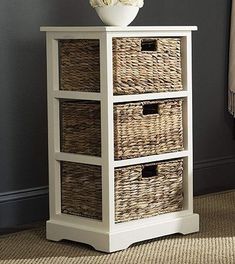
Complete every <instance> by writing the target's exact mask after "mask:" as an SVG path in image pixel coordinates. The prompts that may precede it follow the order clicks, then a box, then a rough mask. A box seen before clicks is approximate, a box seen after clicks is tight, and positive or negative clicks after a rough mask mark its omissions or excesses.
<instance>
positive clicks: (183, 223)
mask: <svg viewBox="0 0 235 264" xmlns="http://www.w3.org/2000/svg"><path fill="white" fill-rule="evenodd" d="M198 231H199V215H198V214H190V215H186V216H182V217H178V218H175V219H171V220H169V221H164V222H159V223H153V224H152V225H149V224H148V225H142V226H140V227H138V229H134V228H131V227H130V228H128V229H127V228H126V229H125V230H118V231H117V232H105V231H99V230H95V229H88V228H87V227H85V226H84V227H81V226H80V227H77V226H76V225H73V226H72V225H71V224H68V223H66V222H64V221H58V220H49V221H47V239H48V240H52V241H60V240H63V239H65V240H72V241H76V242H81V243H85V244H89V245H91V246H92V247H93V248H95V249H96V250H99V251H103V252H107V253H111V252H115V251H119V250H123V249H126V248H128V247H129V246H130V245H132V244H133V243H136V242H140V241H144V240H148V239H153V238H157V237H161V236H166V235H170V234H176V233H180V234H183V235H186V234H190V233H194V232H198Z"/></svg>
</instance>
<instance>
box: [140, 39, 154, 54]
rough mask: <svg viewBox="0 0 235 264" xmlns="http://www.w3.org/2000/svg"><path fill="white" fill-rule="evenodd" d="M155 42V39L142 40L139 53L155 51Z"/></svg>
mask: <svg viewBox="0 0 235 264" xmlns="http://www.w3.org/2000/svg"><path fill="white" fill-rule="evenodd" d="M156 50H157V40H156V39H142V40H141V51H156Z"/></svg>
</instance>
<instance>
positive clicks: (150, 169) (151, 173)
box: [142, 165, 158, 178]
mask: <svg viewBox="0 0 235 264" xmlns="http://www.w3.org/2000/svg"><path fill="white" fill-rule="evenodd" d="M157 176H158V166H157V165H147V166H146V165H143V167H142V178H152V177H157Z"/></svg>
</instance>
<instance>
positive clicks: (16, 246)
mask: <svg viewBox="0 0 235 264" xmlns="http://www.w3.org/2000/svg"><path fill="white" fill-rule="evenodd" d="M194 205H195V212H197V213H199V214H200V219H201V227H200V232H199V233H195V234H191V235H187V236H183V235H172V236H167V237H163V238H158V239H154V240H149V241H145V242H142V243H137V244H134V245H132V246H131V247H130V248H128V249H127V250H124V251H120V252H116V253H112V254H106V253H102V252H97V251H95V250H93V249H92V248H91V247H90V246H87V245H84V244H80V243H74V242H69V241H63V242H57V243H56V242H50V241H47V240H46V239H45V225H44V224H43V225H40V226H36V227H34V228H32V229H29V230H25V231H22V232H17V233H12V234H8V235H2V236H0V263H1V264H2V263H14V264H17V263H58V264H59V263H64V264H66V263H83V264H105V263H109V264H113V263H118V264H122V263H123V264H129V263H133V264H138V263H141V264H146V263H153V264H161V263H162V264H175V263H179V264H184V263H185V264H204V263H205V264H210V263H211V264H217V263H220V264H226V263H231V264H234V263H235V191H230V192H226V193H217V194H213V195H207V196H200V197H197V198H195V199H194Z"/></svg>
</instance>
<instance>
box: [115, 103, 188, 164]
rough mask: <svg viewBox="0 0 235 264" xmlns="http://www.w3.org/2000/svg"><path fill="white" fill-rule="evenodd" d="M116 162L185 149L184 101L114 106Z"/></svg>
mask: <svg viewBox="0 0 235 264" xmlns="http://www.w3.org/2000/svg"><path fill="white" fill-rule="evenodd" d="M114 146H115V148H114V151H115V155H114V156H115V159H116V160H120V159H128V158H137V157H141V156H148V155H156V154H162V153H168V152H173V151H180V150H183V124H182V100H181V99H170V100H153V101H143V102H136V103H126V104H117V105H115V106H114Z"/></svg>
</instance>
